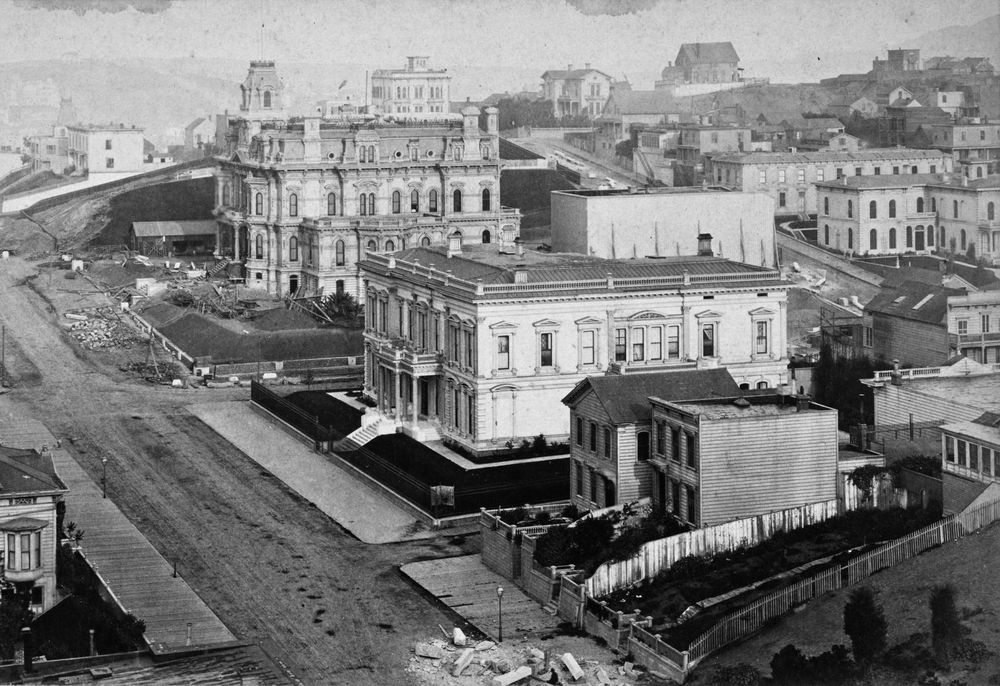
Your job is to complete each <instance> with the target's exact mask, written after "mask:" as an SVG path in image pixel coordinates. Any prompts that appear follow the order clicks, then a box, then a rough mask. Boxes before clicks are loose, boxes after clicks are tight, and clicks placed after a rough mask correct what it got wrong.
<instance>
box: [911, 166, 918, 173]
mask: <svg viewBox="0 0 1000 686" xmlns="http://www.w3.org/2000/svg"><path fill="white" fill-rule="evenodd" d="M910 173H911V174H916V173H917V165H913V166H912V167H910Z"/></svg>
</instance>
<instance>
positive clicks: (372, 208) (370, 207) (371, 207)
mask: <svg viewBox="0 0 1000 686" xmlns="http://www.w3.org/2000/svg"><path fill="white" fill-rule="evenodd" d="M368 214H376V212H375V194H374V193H369V194H368Z"/></svg>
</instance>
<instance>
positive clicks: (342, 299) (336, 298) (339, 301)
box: [320, 291, 362, 322]
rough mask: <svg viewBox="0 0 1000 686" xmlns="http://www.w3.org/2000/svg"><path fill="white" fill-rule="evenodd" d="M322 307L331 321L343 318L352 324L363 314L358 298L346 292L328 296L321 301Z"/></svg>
mask: <svg viewBox="0 0 1000 686" xmlns="http://www.w3.org/2000/svg"><path fill="white" fill-rule="evenodd" d="M320 307H321V308H322V309H323V311H324V312H325V313H326V315H327V316H328V317H330V318H331V319H334V318H336V317H341V318H343V319H347V320H348V321H351V322H354V321H356V320H357V319H358V318H359V317H361V313H362V308H361V305H360V304H359V303H358V300H357V298H355V297H354V296H353V295H351V294H350V293H347V292H346V291H341V292H339V293H332V294H330V295H328V296H326V297H325V298H323V299H322V300H321V301H320Z"/></svg>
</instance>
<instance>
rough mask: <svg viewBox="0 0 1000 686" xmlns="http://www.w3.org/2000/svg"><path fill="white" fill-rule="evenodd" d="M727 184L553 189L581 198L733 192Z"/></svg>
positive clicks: (561, 193) (559, 192)
mask: <svg viewBox="0 0 1000 686" xmlns="http://www.w3.org/2000/svg"><path fill="white" fill-rule="evenodd" d="M732 192H734V191H733V190H732V189H731V188H726V187H725V186H659V187H655V188H653V187H644V188H611V189H607V190H597V189H591V188H579V189H571V190H563V191H553V193H558V194H559V195H575V196H578V197H581V198H629V197H633V196H636V195H690V194H692V193H732Z"/></svg>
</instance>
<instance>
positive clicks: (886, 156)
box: [712, 148, 948, 164]
mask: <svg viewBox="0 0 1000 686" xmlns="http://www.w3.org/2000/svg"><path fill="white" fill-rule="evenodd" d="M947 155H948V153H945V152H942V151H941V150H933V149H928V150H924V149H921V150H917V149H915V148H867V149H865V150H858V151H856V152H847V151H839V152H838V151H833V150H820V151H817V152H744V153H727V154H724V155H719V156H718V157H713V158H712V161H713V162H743V163H745V164H778V163H781V162H798V163H801V164H808V163H810V162H868V161H873V160H875V161H880V160H895V159H940V158H942V157H945V156H947Z"/></svg>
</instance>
